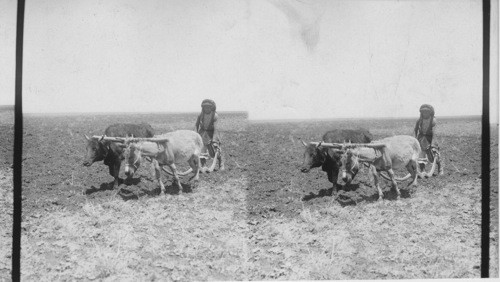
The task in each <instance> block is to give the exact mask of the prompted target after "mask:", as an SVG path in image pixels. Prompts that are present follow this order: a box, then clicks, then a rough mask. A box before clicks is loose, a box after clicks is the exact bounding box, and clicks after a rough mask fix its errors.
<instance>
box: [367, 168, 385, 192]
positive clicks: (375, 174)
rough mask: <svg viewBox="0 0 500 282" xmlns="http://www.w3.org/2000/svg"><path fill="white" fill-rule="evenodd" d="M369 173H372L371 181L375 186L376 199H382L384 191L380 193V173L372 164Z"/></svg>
mask: <svg viewBox="0 0 500 282" xmlns="http://www.w3.org/2000/svg"><path fill="white" fill-rule="evenodd" d="M370 169H371V173H372V175H373V182H374V183H375V187H377V190H378V200H379V201H382V200H383V198H384V193H382V189H380V175H379V172H378V171H377V169H376V168H375V166H372V167H371V168H370Z"/></svg>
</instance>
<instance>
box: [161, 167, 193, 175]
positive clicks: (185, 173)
mask: <svg viewBox="0 0 500 282" xmlns="http://www.w3.org/2000/svg"><path fill="white" fill-rule="evenodd" d="M162 169H163V171H164V172H166V173H167V174H168V175H174V174H173V173H172V171H171V170H170V169H169V168H167V167H166V166H164V167H162ZM192 171H193V169H192V168H189V169H188V170H186V171H184V172H178V173H177V175H178V176H186V175H188V174H190V173H191V172H192Z"/></svg>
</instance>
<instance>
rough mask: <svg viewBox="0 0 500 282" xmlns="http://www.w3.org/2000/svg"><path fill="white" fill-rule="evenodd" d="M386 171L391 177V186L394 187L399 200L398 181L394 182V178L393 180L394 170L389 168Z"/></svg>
mask: <svg viewBox="0 0 500 282" xmlns="http://www.w3.org/2000/svg"><path fill="white" fill-rule="evenodd" d="M387 173H388V174H389V177H390V178H391V182H392V188H394V189H395V190H396V193H397V199H398V200H399V199H400V198H401V191H399V188H398V183H396V180H394V170H392V168H391V169H389V170H387Z"/></svg>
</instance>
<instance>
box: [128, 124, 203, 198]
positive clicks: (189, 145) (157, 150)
mask: <svg viewBox="0 0 500 282" xmlns="http://www.w3.org/2000/svg"><path fill="white" fill-rule="evenodd" d="M133 141H139V142H133ZM125 144H126V149H125V150H124V156H125V159H126V160H127V164H126V165H125V174H127V176H132V175H133V174H134V172H135V170H136V169H137V167H139V164H140V161H141V158H142V157H150V158H151V159H152V162H153V165H154V168H155V173H156V179H157V180H158V184H159V185H160V189H161V192H164V191H165V186H164V185H163V182H162V181H161V169H164V168H163V166H168V167H169V168H170V171H168V170H165V169H164V170H165V171H166V172H167V173H169V174H172V175H173V178H174V183H176V184H177V186H178V187H179V193H182V185H181V183H180V181H179V175H181V176H182V175H186V174H187V173H189V172H191V171H193V173H194V175H193V176H192V177H191V178H190V179H189V180H190V181H191V180H194V186H196V185H197V184H198V180H199V171H200V154H201V152H202V150H203V140H202V139H201V136H200V135H199V134H198V133H196V132H194V131H191V130H177V131H173V132H169V133H166V134H161V135H157V136H155V137H154V138H132V139H128V140H126V141H125ZM185 162H187V163H188V164H189V166H190V167H191V169H189V170H188V171H186V172H185V173H182V174H181V173H178V172H177V167H176V164H180V163H185Z"/></svg>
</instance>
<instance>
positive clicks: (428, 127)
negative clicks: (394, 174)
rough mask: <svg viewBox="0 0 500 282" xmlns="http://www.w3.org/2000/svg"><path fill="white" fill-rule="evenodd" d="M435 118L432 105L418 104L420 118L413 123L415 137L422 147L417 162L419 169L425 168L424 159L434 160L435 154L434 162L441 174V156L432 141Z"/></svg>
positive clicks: (435, 123)
mask: <svg viewBox="0 0 500 282" xmlns="http://www.w3.org/2000/svg"><path fill="white" fill-rule="evenodd" d="M436 125H437V122H436V118H435V117H434V107H432V106H431V105H429V104H423V105H422V106H420V118H419V119H418V120H417V123H416V124H415V130H414V131H415V138H417V140H418V142H419V143H420V147H421V149H422V155H421V156H420V160H421V161H419V164H420V170H421V171H423V170H424V169H425V163H426V161H427V160H428V161H430V162H431V163H432V162H434V156H435V154H436V155H437V160H436V164H437V166H438V173H439V174H443V168H442V166H441V158H440V157H439V151H438V149H439V147H438V145H437V144H436V143H434V144H433V143H432V139H433V137H434V135H435V133H436Z"/></svg>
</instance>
